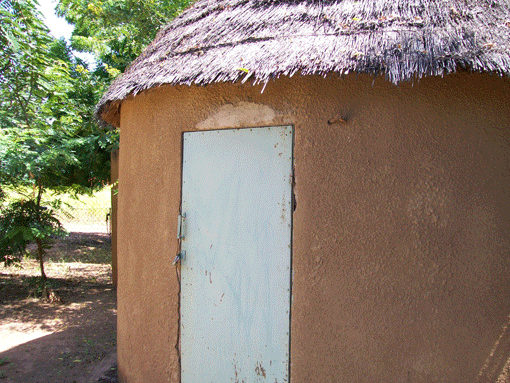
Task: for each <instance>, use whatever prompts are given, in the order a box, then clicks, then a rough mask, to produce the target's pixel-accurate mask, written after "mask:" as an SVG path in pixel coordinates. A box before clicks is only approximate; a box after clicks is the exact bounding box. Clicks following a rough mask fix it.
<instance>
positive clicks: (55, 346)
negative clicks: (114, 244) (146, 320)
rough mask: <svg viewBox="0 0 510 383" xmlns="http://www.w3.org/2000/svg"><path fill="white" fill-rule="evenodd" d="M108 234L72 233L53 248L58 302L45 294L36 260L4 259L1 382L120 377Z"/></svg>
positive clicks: (51, 270) (49, 267) (51, 267)
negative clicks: (46, 298)
mask: <svg viewBox="0 0 510 383" xmlns="http://www.w3.org/2000/svg"><path fill="white" fill-rule="evenodd" d="M110 257H111V249H110V238H109V236H108V234H94V233H71V234H70V236H69V237H68V238H66V239H64V240H60V241H59V242H58V243H56V244H55V245H54V247H53V248H52V249H50V250H49V251H48V259H47V262H46V268H45V269H46V274H47V276H48V280H49V283H50V286H51V289H52V290H53V291H54V292H55V293H56V295H57V296H58V297H59V298H60V300H61V302H55V303H47V302H43V301H41V299H40V298H39V296H40V293H41V291H40V287H39V285H38V283H37V278H36V276H37V275H39V268H38V265H37V263H36V262H35V261H33V260H24V261H23V262H22V263H21V266H22V268H21V269H20V268H16V267H12V266H11V267H9V268H4V267H3V266H0V382H20V383H21V382H34V383H45V382H48V383H49V382H66V383H71V382H77V383H85V382H116V381H117V378H116V300H115V290H114V288H113V286H112V284H111V267H110Z"/></svg>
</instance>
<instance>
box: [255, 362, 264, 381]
mask: <svg viewBox="0 0 510 383" xmlns="http://www.w3.org/2000/svg"><path fill="white" fill-rule="evenodd" d="M255 373H256V374H257V375H258V376H262V377H264V378H265V377H266V370H265V369H264V367H262V363H261V362H257V367H255Z"/></svg>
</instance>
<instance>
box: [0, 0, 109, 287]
mask: <svg viewBox="0 0 510 383" xmlns="http://www.w3.org/2000/svg"><path fill="white" fill-rule="evenodd" d="M106 85H107V84H106V82H105V81H104V80H103V79H101V78H98V77H97V76H96V75H95V74H94V73H91V72H90V71H89V70H88V69H87V67H86V65H85V64H84V63H83V62H81V61H80V60H78V59H76V58H74V56H73V54H72V52H71V49H70V47H69V46H68V45H67V43H66V42H65V41H64V40H56V39H54V38H52V37H51V36H50V35H49V33H48V30H47V28H46V27H45V26H44V24H43V23H42V21H41V16H40V14H39V13H38V12H37V11H36V8H35V2H34V1H33V0H18V1H16V2H13V3H12V8H11V9H10V10H9V11H6V10H4V9H0V127H1V129H0V185H9V186H11V187H15V188H31V189H32V190H33V191H34V192H33V194H32V195H31V196H29V197H27V198H25V199H22V200H20V201H16V202H13V203H9V204H7V205H5V206H3V207H2V209H1V211H0V227H1V230H0V235H2V237H1V238H0V241H1V243H0V252H1V253H0V254H1V255H2V256H3V257H4V262H6V263H9V262H12V261H14V260H16V259H18V258H19V256H20V255H21V254H22V253H23V252H24V249H25V247H26V245H27V244H28V242H31V241H34V242H36V244H37V247H38V255H37V256H38V260H39V262H40V267H41V276H42V277H43V279H45V278H46V276H45V274H44V265H43V262H44V254H45V249H46V248H47V246H48V245H49V243H50V240H51V238H53V237H54V236H59V235H62V234H63V231H62V228H61V226H60V223H59V222H58V220H57V219H56V218H55V209H56V208H58V207H59V206H58V203H57V202H58V201H56V200H55V201H53V204H52V203H50V204H48V203H46V204H43V203H42V201H43V199H42V196H43V194H44V193H45V192H46V191H47V190H53V191H57V192H64V191H67V192H71V193H74V194H78V193H85V192H91V191H92V190H94V189H97V188H99V187H100V186H103V185H104V184H105V183H106V182H108V181H109V175H110V173H109V171H110V151H111V150H112V149H114V148H115V147H116V145H117V143H118V133H117V132H115V131H102V130H100V129H99V128H98V127H97V125H96V124H95V122H94V120H93V118H92V115H93V111H94V107H95V103H96V102H97V100H98V99H99V97H100V95H101V94H102V92H103V91H104V88H105V86H106ZM50 202H51V201H50Z"/></svg>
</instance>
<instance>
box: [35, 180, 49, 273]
mask: <svg viewBox="0 0 510 383" xmlns="http://www.w3.org/2000/svg"><path fill="white" fill-rule="evenodd" d="M42 193H43V186H42V184H41V182H39V185H38V190H37V200H36V208H37V211H36V218H37V221H38V222H39V223H41V198H42ZM35 242H36V243H37V259H38V260H39V266H40V268H41V279H42V280H43V281H46V279H47V278H46V273H45V272H44V247H43V243H42V240H41V238H37V239H36V241H35Z"/></svg>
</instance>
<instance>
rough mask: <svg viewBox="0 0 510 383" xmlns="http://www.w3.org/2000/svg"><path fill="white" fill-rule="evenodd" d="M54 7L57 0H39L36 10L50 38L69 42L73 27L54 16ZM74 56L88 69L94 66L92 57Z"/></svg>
mask: <svg viewBox="0 0 510 383" xmlns="http://www.w3.org/2000/svg"><path fill="white" fill-rule="evenodd" d="M56 5H57V0H39V7H38V8H39V11H41V13H42V14H43V16H44V23H45V24H46V26H47V27H48V28H49V30H50V33H51V34H52V36H53V37H56V38H60V37H64V38H65V39H66V40H67V41H69V39H70V37H71V33H72V32H73V28H74V27H73V26H72V25H70V24H68V23H67V21H66V20H65V19H64V18H63V17H57V15H55V6H56ZM74 54H75V55H76V56H77V57H79V58H81V59H82V60H84V61H85V62H87V63H88V64H89V67H92V66H93V65H95V62H94V57H93V56H92V55H91V54H89V53H81V52H74Z"/></svg>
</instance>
